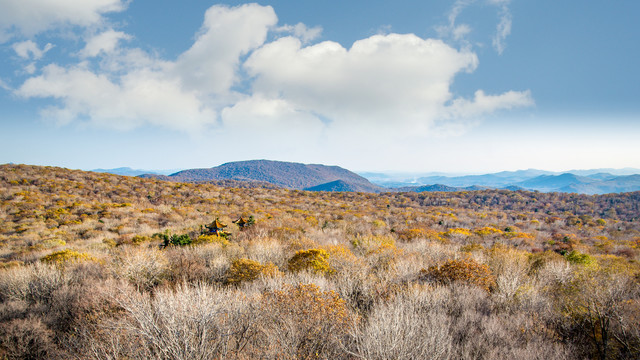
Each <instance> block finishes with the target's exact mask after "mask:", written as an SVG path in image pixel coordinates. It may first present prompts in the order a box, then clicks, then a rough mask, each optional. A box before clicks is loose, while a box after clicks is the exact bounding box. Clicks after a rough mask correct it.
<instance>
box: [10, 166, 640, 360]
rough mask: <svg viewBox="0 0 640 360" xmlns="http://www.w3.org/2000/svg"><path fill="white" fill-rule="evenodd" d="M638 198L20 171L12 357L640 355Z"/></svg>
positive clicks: (13, 198)
mask: <svg viewBox="0 0 640 360" xmlns="http://www.w3.org/2000/svg"><path fill="white" fill-rule="evenodd" d="M229 185H232V186H233V185H234V183H229ZM639 206H640V193H639V192H634V193H626V194H609V195H597V196H588V195H577V194H559V193H537V192H526V191H517V192H514V191H508V190H482V191H466V192H425V193H382V194H372V193H357V192H310V191H299V190H286V189H268V188H262V187H249V188H232V187H221V186H216V185H212V184H193V183H179V182H166V181H160V180H154V179H143V178H132V177H126V176H117V175H110V174H97V173H91V172H83V171H72V170H67V169H61V168H52V167H37V166H26V165H2V166H0V261H1V263H0V267H1V269H0V323H1V324H0V358H3V357H6V358H60V359H68V358H94V359H115V358H129V359H149V358H154V359H192V358H235V359H249V358H256V357H261V358H265V359H300V358H303V359H311V358H314V359H315V358H321V359H356V358H366V359H388V358H397V359H416V358H430V359H479V358H482V359H503V358H517V359H540V358H547V359H583V358H601V359H607V358H629V359H631V358H638V357H639V356H640V325H638V324H640V293H639V291H638V290H639V282H640V265H639V263H638V261H639V260H640V249H639V247H640V219H639V217H640V209H639ZM216 219H218V223H222V224H224V225H227V226H226V227H225V228H224V230H221V231H220V232H218V234H217V235H216V234H213V233H211V232H210V230H207V229H208V228H207V227H206V226H205V225H209V229H210V228H211V226H212V222H213V221H214V220H216ZM240 219H243V221H244V220H245V219H246V220H248V219H250V221H248V222H247V225H244V226H241V225H236V224H234V221H237V220H240ZM214 224H215V223H214ZM239 224H242V222H239Z"/></svg>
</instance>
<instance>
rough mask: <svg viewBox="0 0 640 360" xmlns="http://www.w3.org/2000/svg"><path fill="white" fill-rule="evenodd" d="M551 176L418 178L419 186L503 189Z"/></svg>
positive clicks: (533, 173)
mask: <svg viewBox="0 0 640 360" xmlns="http://www.w3.org/2000/svg"><path fill="white" fill-rule="evenodd" d="M549 174H553V173H552V172H550V171H544V170H536V169H528V170H518V171H502V172H498V173H493V174H484V175H466V176H454V177H449V176H429V177H423V178H419V179H418V182H419V183H421V184H444V185H449V186H462V187H466V186H473V185H479V186H489V187H505V186H509V185H512V184H514V183H517V182H520V181H524V180H528V179H531V178H533V177H536V176H540V175H549Z"/></svg>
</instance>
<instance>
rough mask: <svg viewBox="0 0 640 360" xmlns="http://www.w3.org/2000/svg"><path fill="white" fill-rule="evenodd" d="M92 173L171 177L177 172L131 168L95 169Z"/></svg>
mask: <svg viewBox="0 0 640 360" xmlns="http://www.w3.org/2000/svg"><path fill="white" fill-rule="evenodd" d="M90 171H93V172H97V173H107V174H115V175H125V176H140V175H143V174H153V175H169V174H171V173H174V172H176V171H177V170H141V169H132V168H130V167H119V168H115V169H93V170H90Z"/></svg>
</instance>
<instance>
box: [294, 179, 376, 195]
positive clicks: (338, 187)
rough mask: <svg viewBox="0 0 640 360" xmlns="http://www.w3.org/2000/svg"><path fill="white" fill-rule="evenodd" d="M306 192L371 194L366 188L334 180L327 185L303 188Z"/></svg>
mask: <svg viewBox="0 0 640 360" xmlns="http://www.w3.org/2000/svg"><path fill="white" fill-rule="evenodd" d="M304 190H307V191H349V192H371V190H370V189H369V188H368V187H363V186H360V185H357V184H353V183H349V182H346V181H344V180H335V181H331V182H328V183H324V184H320V185H316V186H311V187H308V188H305V189H304Z"/></svg>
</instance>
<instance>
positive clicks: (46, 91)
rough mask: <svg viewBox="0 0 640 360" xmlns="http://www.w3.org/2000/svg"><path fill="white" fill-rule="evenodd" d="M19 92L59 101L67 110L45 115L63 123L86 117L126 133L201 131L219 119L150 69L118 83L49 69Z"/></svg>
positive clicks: (78, 71) (85, 72)
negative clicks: (147, 127)
mask: <svg viewBox="0 0 640 360" xmlns="http://www.w3.org/2000/svg"><path fill="white" fill-rule="evenodd" d="M16 93H17V94H18V95H20V96H23V97H43V98H44V97H53V98H56V99H59V100H60V101H61V102H62V105H63V106H62V107H52V108H48V109H45V111H44V112H43V115H44V116H46V117H50V118H53V119H54V120H56V121H58V122H60V123H66V122H69V121H72V120H75V119H77V118H81V117H86V118H88V119H89V121H90V122H92V123H94V124H97V125H100V126H104V127H112V128H117V129H124V130H126V129H131V128H134V127H136V126H140V125H142V124H144V123H148V124H152V125H156V126H162V127H167V128H172V129H177V130H185V131H188V132H197V131H200V130H202V128H203V127H204V126H205V125H207V124H213V123H214V122H215V119H216V114H215V111H213V110H211V109H209V108H207V107H206V106H204V105H203V104H202V103H201V102H200V101H199V99H198V98H197V96H195V94H193V93H191V92H188V91H184V90H182V89H181V88H180V84H179V83H178V82H176V81H174V80H171V79H168V78H166V77H164V76H163V75H162V74H160V73H157V72H153V71H148V70H136V71H132V72H130V73H128V74H126V75H124V76H123V77H121V78H120V79H119V82H114V81H112V80H111V79H109V78H108V77H107V76H105V75H98V74H95V73H93V72H91V71H89V70H87V69H84V68H81V67H78V68H71V69H64V68H61V67H60V66H57V65H48V66H46V67H45V68H44V69H43V71H42V75H40V76H37V77H33V78H30V79H28V80H27V81H26V82H25V83H24V84H23V85H22V86H21V87H20V88H19V89H18V90H17V92H16Z"/></svg>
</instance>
